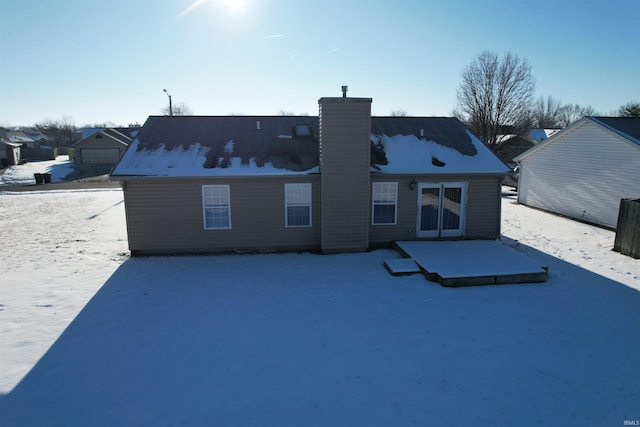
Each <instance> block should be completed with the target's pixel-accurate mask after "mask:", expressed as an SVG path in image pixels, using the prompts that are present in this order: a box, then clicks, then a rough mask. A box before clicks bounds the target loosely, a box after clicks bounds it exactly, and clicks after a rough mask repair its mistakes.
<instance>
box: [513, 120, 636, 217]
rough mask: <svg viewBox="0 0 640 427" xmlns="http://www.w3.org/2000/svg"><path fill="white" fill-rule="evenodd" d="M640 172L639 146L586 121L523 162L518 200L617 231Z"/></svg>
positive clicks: (560, 135) (633, 195) (559, 136)
mask: <svg viewBox="0 0 640 427" xmlns="http://www.w3.org/2000/svg"><path fill="white" fill-rule="evenodd" d="M639 170H640V146H638V145H637V144H634V143H632V142H630V141H628V140H626V139H624V138H623V137H621V136H619V135H617V134H615V133H614V132H612V131H609V130H607V129H605V128H603V127H601V126H599V125H596V124H595V123H592V122H591V121H588V120H585V121H584V123H582V124H578V125H577V126H576V127H575V128H574V129H572V130H569V131H568V132H566V133H565V134H559V135H558V136H557V137H556V138H555V139H554V140H551V141H549V143H548V144H546V145H545V146H542V147H540V149H538V150H537V151H535V152H533V153H531V154H530V155H528V156H526V157H524V158H523V159H522V160H521V166H520V183H519V189H518V201H519V202H520V203H522V204H526V205H529V206H534V207H537V208H541V209H545V210H548V211H551V212H556V213H559V214H562V215H567V216H569V217H573V218H576V219H579V220H583V221H587V222H592V223H595V224H600V225H603V226H606V227H611V228H615V227H616V224H617V219H618V210H619V207H620V199H622V198H637V197H640V179H639V178H638V171H639Z"/></svg>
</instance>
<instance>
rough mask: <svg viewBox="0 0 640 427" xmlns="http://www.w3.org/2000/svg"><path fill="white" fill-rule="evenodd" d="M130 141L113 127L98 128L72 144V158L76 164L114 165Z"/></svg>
mask: <svg viewBox="0 0 640 427" xmlns="http://www.w3.org/2000/svg"><path fill="white" fill-rule="evenodd" d="M131 142H132V140H131V138H129V137H127V136H125V135H123V134H122V133H120V132H118V131H117V130H115V129H104V130H99V131H97V132H94V133H92V134H90V135H89V136H87V137H85V138H83V139H81V140H80V141H78V142H76V143H75V144H73V150H74V154H73V159H74V161H75V163H76V164H78V165H91V166H95V165H100V166H115V165H116V164H117V163H118V162H119V161H120V159H121V158H122V156H123V154H124V153H125V152H126V151H127V149H128V148H129V144H131Z"/></svg>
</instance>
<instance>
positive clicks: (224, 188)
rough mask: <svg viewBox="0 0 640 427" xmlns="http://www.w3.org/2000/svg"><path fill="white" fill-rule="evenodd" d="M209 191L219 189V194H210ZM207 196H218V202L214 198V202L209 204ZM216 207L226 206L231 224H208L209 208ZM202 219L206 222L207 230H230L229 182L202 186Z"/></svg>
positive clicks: (205, 227)
mask: <svg viewBox="0 0 640 427" xmlns="http://www.w3.org/2000/svg"><path fill="white" fill-rule="evenodd" d="M209 191H212V192H213V191H218V192H219V193H218V194H211V195H208V194H207V192H209ZM207 197H212V198H213V199H215V198H216V197H217V198H218V201H217V202H218V204H216V203H215V200H212V202H213V203H211V204H207ZM214 208H218V209H220V208H226V209H227V212H228V215H229V224H228V225H226V226H218V227H216V226H211V227H208V226H207V209H214ZM202 220H203V223H204V229H205V230H230V229H231V190H230V188H229V185H228V184H224V185H203V186H202Z"/></svg>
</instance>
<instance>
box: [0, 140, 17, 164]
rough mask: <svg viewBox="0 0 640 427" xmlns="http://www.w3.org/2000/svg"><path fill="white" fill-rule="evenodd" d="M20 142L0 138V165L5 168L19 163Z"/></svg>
mask: <svg viewBox="0 0 640 427" xmlns="http://www.w3.org/2000/svg"><path fill="white" fill-rule="evenodd" d="M21 146H22V144H17V143H15V142H9V141H8V140H6V139H4V138H0V167H2V168H6V167H7V166H13V165H18V164H20V160H21V156H20V147H21Z"/></svg>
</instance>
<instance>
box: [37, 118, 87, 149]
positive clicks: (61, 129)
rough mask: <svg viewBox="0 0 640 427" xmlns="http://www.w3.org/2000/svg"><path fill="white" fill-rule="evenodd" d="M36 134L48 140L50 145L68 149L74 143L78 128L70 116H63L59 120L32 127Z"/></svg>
mask: <svg viewBox="0 0 640 427" xmlns="http://www.w3.org/2000/svg"><path fill="white" fill-rule="evenodd" d="M33 127H34V128H35V129H36V130H37V131H38V132H40V133H42V134H44V135H46V136H47V137H49V138H50V141H51V142H52V145H54V146H57V147H65V146H67V147H70V146H71V145H72V144H73V143H74V142H75V133H76V132H77V131H78V127H77V126H76V124H75V120H73V117H71V116H63V117H62V119H59V120H51V119H47V120H44V121H42V122H39V123H36V124H35V125H34V126H33Z"/></svg>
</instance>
